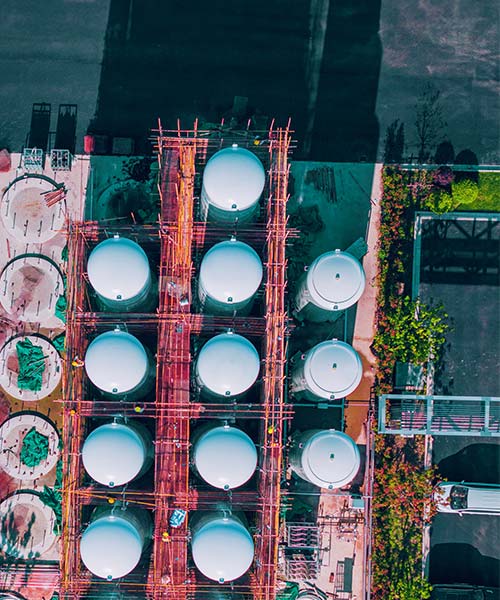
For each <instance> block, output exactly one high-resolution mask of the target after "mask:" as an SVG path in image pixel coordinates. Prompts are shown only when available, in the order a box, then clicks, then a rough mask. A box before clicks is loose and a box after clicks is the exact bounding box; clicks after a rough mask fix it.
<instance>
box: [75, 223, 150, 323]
mask: <svg viewBox="0 0 500 600" xmlns="http://www.w3.org/2000/svg"><path fill="white" fill-rule="evenodd" d="M87 272H88V276H89V281H90V284H91V285H92V287H93V288H94V290H95V292H96V294H97V296H98V298H99V300H100V302H101V303H102V305H103V306H104V308H106V309H108V310H111V311H135V312H138V311H139V310H141V311H142V312H147V310H148V309H151V308H152V306H153V304H154V303H155V302H156V297H155V296H156V293H155V291H154V290H153V286H152V277H151V269H150V267H149V261H148V257H147V256H146V253H145V252H144V250H143V249H142V248H141V247H140V246H139V244H136V243H135V242H133V241H132V240H129V239H127V238H122V237H120V236H118V235H115V236H114V237H112V238H110V239H107V240H104V241H103V242H101V243H100V244H98V245H97V246H96V247H95V248H94V249H93V250H92V252H91V253H90V256H89V259H88V261H87Z"/></svg>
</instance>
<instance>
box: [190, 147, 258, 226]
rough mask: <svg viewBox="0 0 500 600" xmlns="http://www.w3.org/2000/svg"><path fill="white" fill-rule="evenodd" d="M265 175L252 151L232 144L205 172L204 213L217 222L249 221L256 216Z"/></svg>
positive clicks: (219, 154) (216, 156) (202, 194)
mask: <svg viewBox="0 0 500 600" xmlns="http://www.w3.org/2000/svg"><path fill="white" fill-rule="evenodd" d="M265 182H266V172H265V170H264V166H263V165H262V163H261V161H260V160H259V159H258V158H257V156H255V154H253V152H250V151H249V150H246V149H245V148H239V147H238V145H237V144H233V145H232V146H231V147H230V148H224V149H223V150H219V151H218V152H216V153H215V154H214V155H213V156H212V157H211V158H210V160H209V161H208V162H207V164H206V166H205V168H204V170H203V182H202V190H201V212H202V216H203V217H204V218H209V219H213V220H217V221H223V222H224V221H225V222H227V221H234V220H235V219H236V218H238V220H239V221H248V220H249V219H251V218H252V217H253V216H254V215H255V214H256V212H257V210H258V206H259V199H260V196H261V195H262V191H263V190H264V185H265Z"/></svg>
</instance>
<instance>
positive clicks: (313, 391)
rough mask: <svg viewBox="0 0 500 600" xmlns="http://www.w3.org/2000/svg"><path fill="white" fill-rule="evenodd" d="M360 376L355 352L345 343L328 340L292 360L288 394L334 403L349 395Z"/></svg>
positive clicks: (356, 385) (357, 357) (360, 371)
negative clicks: (292, 365)
mask: <svg viewBox="0 0 500 600" xmlns="http://www.w3.org/2000/svg"><path fill="white" fill-rule="evenodd" d="M362 375H363V366H362V364H361V359H360V358H359V355H358V353H357V352H356V350H354V348H353V347H352V346H350V345H349V344H346V343H345V342H340V341H338V340H329V341H326V342H321V343H320V344H317V345H316V346H314V348H311V350H309V351H307V352H306V353H305V354H302V355H300V358H298V359H295V365H294V367H293V371H292V385H291V392H292V393H293V394H294V395H295V396H297V397H303V398H306V399H307V400H311V401H313V402H314V401H316V402H320V401H321V400H337V399H339V398H345V397H346V396H348V395H349V394H351V393H352V392H353V391H354V390H355V389H356V388H357V387H358V385H359V382H360V381H361V377H362Z"/></svg>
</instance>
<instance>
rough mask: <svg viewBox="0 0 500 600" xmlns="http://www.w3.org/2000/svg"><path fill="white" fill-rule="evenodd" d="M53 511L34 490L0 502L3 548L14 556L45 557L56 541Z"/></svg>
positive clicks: (27, 557) (0, 532)
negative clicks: (3, 524)
mask: <svg viewBox="0 0 500 600" xmlns="http://www.w3.org/2000/svg"><path fill="white" fill-rule="evenodd" d="M55 519H56V516H55V514H54V511H53V510H52V509H51V508H50V507H49V506H47V505H46V504H44V503H43V502H42V500H41V499H40V497H39V496H38V495H36V494H34V493H32V492H19V493H16V494H14V495H13V496H9V497H8V498H7V499H5V500H4V501H3V502H2V503H0V522H1V523H5V524H6V525H5V527H1V528H0V542H1V545H0V548H1V549H2V551H3V552H5V553H6V554H8V555H9V556H11V557H14V558H20V559H24V560H27V559H29V558H32V557H35V556H42V557H43V554H44V553H45V552H46V551H47V550H49V549H50V547H51V546H52V544H53V543H54V542H55V541H56V534H55V533H54V524H55Z"/></svg>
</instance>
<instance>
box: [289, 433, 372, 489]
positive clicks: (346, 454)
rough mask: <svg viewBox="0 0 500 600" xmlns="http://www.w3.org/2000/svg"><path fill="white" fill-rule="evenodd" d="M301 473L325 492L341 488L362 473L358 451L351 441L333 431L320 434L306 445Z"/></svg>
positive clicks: (344, 435) (346, 436)
mask: <svg viewBox="0 0 500 600" xmlns="http://www.w3.org/2000/svg"><path fill="white" fill-rule="evenodd" d="M301 464H302V469H303V471H304V473H305V475H306V477H307V479H308V480H309V481H310V482H311V483H314V484H315V485H318V486H319V487H322V488H328V489H335V488H341V487H343V486H344V485H347V484H348V483H350V482H351V481H352V480H353V479H354V477H356V474H357V472H358V470H359V465H360V455H359V450H358V447H357V445H356V443H355V442H354V440H353V439H352V438H350V437H349V436H348V435H346V434H345V433H342V432H341V431H334V430H333V429H329V430H325V431H319V432H318V433H316V434H315V435H313V436H312V437H311V438H310V439H309V440H308V441H307V442H306V443H305V444H304V448H303V451H302V460H301Z"/></svg>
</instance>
